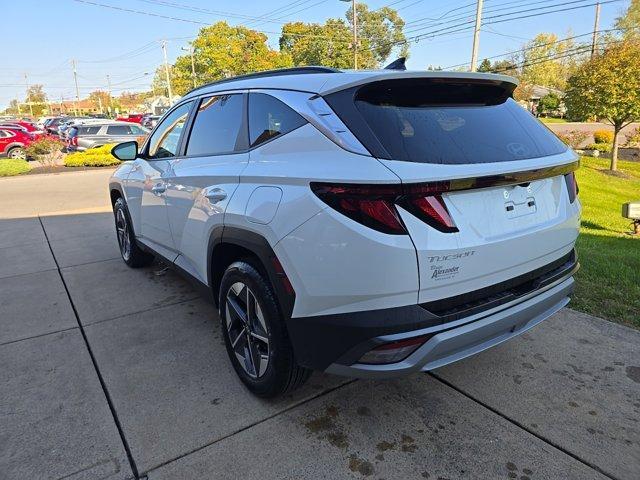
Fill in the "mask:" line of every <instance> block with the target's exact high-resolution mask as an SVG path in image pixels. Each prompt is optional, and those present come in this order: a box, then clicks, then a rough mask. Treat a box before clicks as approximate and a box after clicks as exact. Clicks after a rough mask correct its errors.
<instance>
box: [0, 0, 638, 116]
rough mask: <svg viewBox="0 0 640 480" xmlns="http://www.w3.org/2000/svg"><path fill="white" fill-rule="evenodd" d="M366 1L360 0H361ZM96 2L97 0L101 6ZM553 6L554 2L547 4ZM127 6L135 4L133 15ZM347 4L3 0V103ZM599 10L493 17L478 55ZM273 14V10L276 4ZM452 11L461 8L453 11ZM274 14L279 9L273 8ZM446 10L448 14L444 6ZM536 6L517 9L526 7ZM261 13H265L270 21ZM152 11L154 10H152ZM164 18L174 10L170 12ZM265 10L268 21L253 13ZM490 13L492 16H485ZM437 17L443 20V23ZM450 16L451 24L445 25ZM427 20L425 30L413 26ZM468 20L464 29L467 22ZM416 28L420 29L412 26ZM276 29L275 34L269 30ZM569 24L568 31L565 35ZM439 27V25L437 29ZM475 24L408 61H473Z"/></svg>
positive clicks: (512, 5)
mask: <svg viewBox="0 0 640 480" xmlns="http://www.w3.org/2000/svg"><path fill="white" fill-rule="evenodd" d="M359 1H363V0H359ZM594 1H595V0H582V1H576V0H567V1H561V0H546V1H545V0H485V7H484V8H485V17H487V18H489V17H494V18H493V20H491V21H493V22H496V21H499V20H503V19H504V18H505V17H499V16H498V15H502V14H505V13H510V12H513V11H523V10H529V9H535V8H539V7H549V8H547V10H549V9H553V10H556V9H561V8H569V7H574V6H580V5H588V4H591V3H594ZM365 3H367V4H368V5H369V7H370V8H371V9H375V8H379V7H381V6H384V5H389V4H392V5H391V6H392V7H394V8H397V9H398V10H399V13H400V15H401V16H402V17H403V18H404V19H405V21H406V22H412V21H413V22H417V21H418V20H420V19H424V18H425V17H429V18H438V17H440V16H442V15H445V16H444V17H443V18H442V19H440V20H437V21H436V20H431V21H430V22H431V25H428V24H426V23H425V22H429V20H421V22H422V23H416V24H415V25H413V26H412V25H409V26H407V28H406V31H407V36H408V37H412V36H414V35H417V34H424V33H425V32H434V31H435V30H439V29H443V28H446V27H449V28H451V27H452V25H456V24H458V23H462V22H465V21H467V20H468V19H470V18H472V17H473V16H474V15H475V6H474V5H473V4H474V1H473V0H451V1H445V0H369V1H366V2H365ZM96 4H101V5H102V6H100V5H96ZM628 4H629V0H618V1H614V2H612V3H606V4H604V5H602V7H601V8H602V11H601V18H600V28H609V27H611V26H612V24H613V22H614V20H615V18H616V17H617V16H619V15H620V13H621V12H623V11H624V10H625V9H626V8H627V7H628ZM551 5H556V6H557V7H554V8H550V6H551ZM107 6H110V7H116V8H122V9H130V10H136V11H139V12H144V13H134V12H128V11H123V10H117V9H115V8H108V7H107ZM347 8H350V3H345V2H342V1H339V0H325V1H321V0H297V1H292V0H272V1H269V2H266V1H258V0H244V1H238V0H235V1H233V0H218V1H211V0H86V1H85V0H83V1H80V0H55V1H45V0H21V1H19V2H7V3H5V4H4V5H3V7H2V9H3V18H4V19H11V18H14V19H21V20H20V21H12V22H3V33H4V38H5V39H11V41H10V42H8V43H6V44H5V45H6V47H7V48H4V49H3V58H2V60H3V61H2V65H3V68H2V69H1V70H0V109H4V108H5V107H6V106H7V105H8V103H9V101H10V100H11V99H12V98H15V97H16V96H19V97H20V98H21V99H22V98H24V93H25V86H24V85H25V79H24V74H25V73H26V74H27V76H28V81H29V83H30V84H34V83H41V84H43V85H44V86H45V91H46V93H47V95H48V96H49V98H50V99H51V100H53V101H59V100H60V98H61V96H63V97H64V98H65V99H71V98H73V97H74V96H75V88H74V84H73V75H72V69H71V63H70V62H71V60H72V59H75V60H77V71H78V83H79V87H80V94H81V97H82V96H86V94H88V93H89V92H90V91H92V90H95V89H98V88H101V89H106V85H107V77H106V75H107V74H109V75H110V77H111V83H112V87H113V91H114V94H117V93H120V92H122V91H124V90H126V91H137V90H142V89H145V88H146V87H148V85H149V84H150V82H151V75H145V73H151V74H152V73H153V71H154V70H155V68H156V67H157V66H158V65H160V64H161V63H162V51H161V48H160V42H159V41H160V40H161V39H168V44H167V50H168V55H169V59H170V60H173V59H175V57H177V56H178V55H180V54H182V53H183V52H181V47H184V46H186V45H187V43H188V41H189V39H190V38H193V37H194V36H195V35H197V33H198V30H199V29H200V28H201V27H202V26H204V25H201V24H200V23H199V22H202V23H214V22H216V21H218V20H226V21H228V22H229V23H231V24H245V25H248V26H251V27H252V28H255V29H257V30H262V31H264V32H265V33H267V35H268V36H269V43H270V44H271V45H272V46H273V47H277V43H278V36H279V35H278V33H277V32H279V31H280V28H281V25H282V23H283V22H288V21H305V22H323V21H324V20H325V19H326V18H329V17H342V16H344V14H345V12H346V10H347ZM594 8H595V7H593V6H588V7H586V8H580V9H575V10H570V11H565V12H557V13H553V14H549V15H544V16H536V17H530V18H522V19H519V20H513V21H506V22H499V23H493V24H491V25H487V26H486V27H484V28H483V32H482V33H481V40H480V59H482V58H484V57H488V56H492V55H498V54H502V53H505V52H509V51H512V50H517V49H518V48H521V46H522V44H523V43H524V42H525V41H526V40H527V39H530V38H532V37H534V36H535V35H536V34H537V33H540V32H553V33H556V34H557V35H559V36H560V37H564V36H567V34H569V35H571V34H573V35H579V34H583V33H587V32H589V31H590V30H591V29H592V28H593V22H594ZM278 9H279V11H276V12H273V11H274V10H278ZM452 9H456V10H455V11H453V12H450V11H451V10H452ZM270 12H273V13H270ZM447 12H450V13H448V14H447ZM539 12H540V11H535V10H531V11H530V12H524V13H520V14H518V15H529V14H535V13H539ZM265 14H269V15H268V17H267V18H268V20H265V19H264V16H265ZM153 15H156V16H153ZM164 17H174V18H173V19H170V18H164ZM256 17H263V18H262V20H255V18H256ZM487 21H489V20H487ZM438 22H440V24H438ZM442 22H449V23H442ZM419 27H421V28H422V29H421V30H416V29H417V28H419ZM464 27H467V28H468V26H467V25H463V26H461V27H456V28H455V29H458V28H464ZM412 30H415V31H413V32H412ZM271 32H272V33H271ZM568 32H569V33H568ZM434 35H435V33H434ZM471 41H472V32H471V31H469V30H467V31H461V32H456V33H451V34H448V35H441V34H440V35H438V36H434V37H433V38H423V39H420V41H419V42H417V43H412V44H411V46H410V59H409V61H408V66H409V68H412V69H424V68H426V67H427V66H428V65H440V66H443V67H448V66H452V65H457V64H461V63H464V62H468V61H469V58H470V51H471Z"/></svg>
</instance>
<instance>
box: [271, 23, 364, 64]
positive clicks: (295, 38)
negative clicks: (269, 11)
mask: <svg viewBox="0 0 640 480" xmlns="http://www.w3.org/2000/svg"><path fill="white" fill-rule="evenodd" d="M351 41H352V34H351V31H350V30H349V26H348V25H347V23H346V22H345V21H344V20H341V19H335V18H330V19H328V20H327V21H326V23H325V24H323V25H320V24H318V23H304V22H293V23H287V24H286V25H283V27H282V35H281V36H280V50H281V51H282V52H286V54H288V55H290V56H291V59H292V62H293V64H294V65H323V66H326V67H334V68H352V67H353V50H351ZM361 50H362V49H361V48H359V49H358V52H359V53H360V52H361ZM359 63H360V65H367V66H369V65H371V64H373V63H374V60H373V54H372V52H371V51H367V52H362V54H361V55H359Z"/></svg>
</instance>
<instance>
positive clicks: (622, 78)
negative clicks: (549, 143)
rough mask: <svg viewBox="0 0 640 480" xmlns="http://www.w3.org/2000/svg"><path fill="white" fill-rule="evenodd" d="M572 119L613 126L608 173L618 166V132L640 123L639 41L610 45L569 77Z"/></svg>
mask: <svg viewBox="0 0 640 480" xmlns="http://www.w3.org/2000/svg"><path fill="white" fill-rule="evenodd" d="M564 102H565V105H566V106H567V113H568V114H569V116H571V117H581V118H588V117H596V118H598V119H600V120H604V121H606V122H608V123H610V124H611V125H613V148H612V152H611V166H610V168H611V170H616V169H617V167H618V138H619V133H620V130H622V129H623V128H624V127H625V126H627V125H628V124H630V123H631V122H634V121H638V120H640V40H637V39H629V40H627V41H624V42H616V43H613V44H610V45H609V46H608V47H607V48H606V49H605V51H604V52H602V53H601V54H599V55H596V56H594V57H593V58H592V59H591V60H589V61H588V62H585V63H584V64H582V65H581V66H580V68H579V69H578V70H577V71H576V73H575V74H574V75H572V76H571V78H569V81H568V88H567V91H566V95H565V98H564Z"/></svg>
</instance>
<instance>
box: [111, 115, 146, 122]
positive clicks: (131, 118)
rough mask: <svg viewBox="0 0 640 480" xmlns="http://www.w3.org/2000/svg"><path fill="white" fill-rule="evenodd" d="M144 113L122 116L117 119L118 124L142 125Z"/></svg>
mask: <svg viewBox="0 0 640 480" xmlns="http://www.w3.org/2000/svg"><path fill="white" fill-rule="evenodd" d="M144 115H145V114H144V113H130V114H129V115H122V116H120V117H118V118H116V121H117V122H131V123H137V124H141V123H142V117H144Z"/></svg>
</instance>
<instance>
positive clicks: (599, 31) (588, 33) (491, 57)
mask: <svg viewBox="0 0 640 480" xmlns="http://www.w3.org/2000/svg"><path fill="white" fill-rule="evenodd" d="M621 30H624V29H621V28H607V29H604V30H598V33H607V32H613V31H621ZM592 34H593V32H587V33H581V34H580V35H572V36H570V37H565V38H559V39H558V40H554V41H553V42H545V43H539V44H536V45H531V46H529V47H524V48H520V49H518V50H512V51H510V52H506V53H500V54H498V55H492V56H490V57H484V59H486V60H493V59H494V58H502V57H508V56H510V55H515V54H517V53H524V52H527V51H529V50H535V49H536V48H541V47H548V46H550V45H555V44H556V43H562V42H566V41H567V40H574V39H576V38H581V37H586V36H591V35H592ZM465 65H467V63H466V62H465V63H458V64H456V65H451V66H449V67H445V70H449V69H452V68H458V67H464V66H465Z"/></svg>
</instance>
